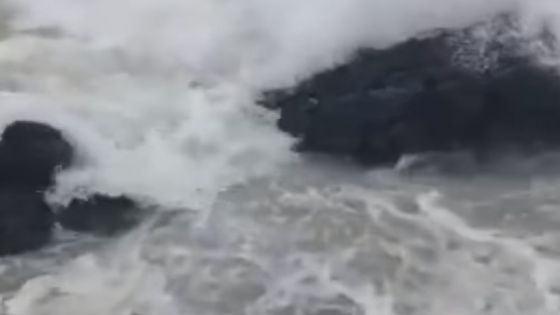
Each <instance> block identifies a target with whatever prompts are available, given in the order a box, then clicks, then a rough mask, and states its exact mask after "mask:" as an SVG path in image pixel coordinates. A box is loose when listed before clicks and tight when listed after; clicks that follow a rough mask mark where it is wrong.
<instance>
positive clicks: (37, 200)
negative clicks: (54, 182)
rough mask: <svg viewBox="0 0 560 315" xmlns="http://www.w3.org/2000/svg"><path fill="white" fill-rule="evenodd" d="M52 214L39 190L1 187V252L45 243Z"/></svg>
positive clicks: (51, 223) (48, 237) (52, 220)
mask: <svg viewBox="0 0 560 315" xmlns="http://www.w3.org/2000/svg"><path fill="white" fill-rule="evenodd" d="M53 225H54V215H53V213H52V211H51V209H50V208H49V206H48V205H47V204H46V203H45V202H44V200H43V196H42V195H41V194H40V193H36V192H30V191H23V190H4V189H3V190H0V256H4V255H11V254H18V253H21V252H25V251H30V250H34V249H38V248H40V247H42V246H44V245H46V244H47V243H48V242H49V241H50V239H51V234H52V228H53Z"/></svg>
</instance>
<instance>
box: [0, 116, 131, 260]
mask: <svg viewBox="0 0 560 315" xmlns="http://www.w3.org/2000/svg"><path fill="white" fill-rule="evenodd" d="M73 159H74V148H73V147H72V145H71V144H70V143H69V142H68V140H67V139H66V138H65V137H64V135H63V134H62V132H61V131H60V130H58V129H56V128H54V127H51V126H49V125H47V124H43V123H39V122H32V121H15V122H13V123H11V124H10V125H8V126H7V127H6V129H5V130H4V132H3V133H2V141H1V142H0V256H4V255H12V254H19V253H23V252H27V251H31V250H35V249H38V248H41V247H43V246H45V245H47V244H48V243H49V241H50V240H51V239H52V234H53V229H54V225H55V223H56V221H57V220H59V221H60V224H61V225H62V226H63V227H64V228H68V229H71V230H75V231H80V232H91V233H95V234H103V235H113V234H116V233H117V232H119V231H122V230H126V229H127V228H130V227H132V226H134V225H135V224H136V223H137V222H138V220H139V215H138V211H137V209H138V207H137V206H136V204H135V202H134V201H132V200H131V199H129V198H126V197H109V196H103V195H99V194H97V195H94V196H92V197H90V198H89V199H86V200H78V199H76V200H73V201H71V203H70V204H69V205H68V206H67V207H64V208H62V209H59V210H60V211H58V212H57V214H56V215H55V212H54V211H53V209H52V208H51V207H50V206H49V205H48V204H47V203H46V202H45V199H44V192H45V191H46V190H48V189H49V188H50V187H52V185H53V181H54V176H55V174H56V172H57V171H59V170H62V169H65V168H67V167H69V166H71V164H72V162H73Z"/></svg>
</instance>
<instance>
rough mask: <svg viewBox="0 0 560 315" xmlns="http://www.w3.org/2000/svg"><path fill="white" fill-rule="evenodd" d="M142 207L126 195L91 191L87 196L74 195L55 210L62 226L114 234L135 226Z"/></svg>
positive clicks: (76, 229)
mask: <svg viewBox="0 0 560 315" xmlns="http://www.w3.org/2000/svg"><path fill="white" fill-rule="evenodd" d="M142 213H143V211H141V210H140V207H139V206H138V205H137V204H136V203H135V202H134V201H133V200H131V199H129V198H127V197H123V196H120V197H110V196H104V195H99V194H96V195H93V196H91V197H89V198H88V199H74V200H72V201H71V202H70V204H69V205H67V206H66V207H62V208H60V209H58V210H57V219H58V221H59V223H60V224H61V226H62V227H64V228H66V229H69V230H73V231H78V232H89V233H94V234H100V235H114V234H117V233H119V232H122V231H125V230H128V229H130V228H132V227H134V226H136V225H137V224H138V223H139V222H140V219H141V216H142Z"/></svg>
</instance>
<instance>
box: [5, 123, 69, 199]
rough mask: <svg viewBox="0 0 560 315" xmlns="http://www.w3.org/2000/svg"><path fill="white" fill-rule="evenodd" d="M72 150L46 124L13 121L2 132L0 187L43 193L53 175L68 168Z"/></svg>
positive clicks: (54, 130)
mask: <svg viewBox="0 0 560 315" xmlns="http://www.w3.org/2000/svg"><path fill="white" fill-rule="evenodd" d="M72 158H73V149H72V146H71V145H70V143H68V141H67V140H66V139H65V138H64V137H63V135H62V133H61V132H60V131H59V130H57V129H54V128H52V127H50V126H48V125H45V124H41V123H37V122H30V121H16V122H14V123H12V124H10V125H9V126H8V127H7V128H6V129H5V130H4V132H3V133H2V141H1V142H0V187H11V188H13V187H20V188H21V189H24V190H29V191H43V190H45V189H46V188H47V187H49V186H50V185H51V184H52V180H53V177H54V173H55V172H56V171H57V169H62V168H65V167H67V166H69V165H70V163H71V161H72Z"/></svg>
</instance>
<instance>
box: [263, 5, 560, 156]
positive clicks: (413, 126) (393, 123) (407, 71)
mask: <svg viewBox="0 0 560 315" xmlns="http://www.w3.org/2000/svg"><path fill="white" fill-rule="evenodd" d="M480 27H486V28H487V29H489V30H490V31H491V32H493V33H491V37H492V38H491V39H488V40H487V41H486V42H483V43H480V42H478V43H469V41H473V39H472V38H471V37H470V36H471V33H473V32H475V30H476V29H477V28H480ZM515 27H516V26H515V19H514V18H513V17H511V16H502V17H498V18H496V19H494V20H493V21H491V22H488V23H486V24H484V25H477V26H473V27H471V28H467V29H463V30H455V31H444V32H441V33H439V34H435V35H433V36H432V37H425V38H414V39H410V40H408V41H406V42H404V43H401V44H398V45H395V46H393V47H390V48H387V49H384V50H365V51H361V52H360V53H358V54H357V56H356V57H355V58H354V59H353V60H351V61H350V62H349V63H347V64H345V65H342V66H339V67H336V68H334V69H332V70H328V71H326V72H323V73H320V74H318V75H316V76H314V77H312V78H310V79H309V80H307V81H305V82H303V83H301V84H300V85H299V86H298V87H296V88H295V89H294V90H291V91H279V92H278V91H277V92H273V93H269V94H268V96H269V97H268V98H267V99H266V100H265V104H264V105H265V106H267V107H269V108H277V109H279V110H280V114H281V115H280V119H279V120H278V127H279V128H280V129H281V130H283V131H285V132H287V133H290V134H291V135H293V136H296V137H298V138H299V139H300V142H299V145H298V146H297V150H299V151H302V152H305V151H313V152H321V153H327V154H332V155H339V156H350V157H353V158H354V159H356V160H357V161H359V162H361V163H364V164H366V165H385V164H389V165H394V164H395V163H396V162H397V161H398V160H399V158H401V157H402V156H405V155H408V154H417V153H423V152H453V151H465V150H469V151H472V152H473V153H474V154H475V155H476V156H480V157H488V156H490V155H491V154H492V151H498V150H501V149H502V148H510V147H518V148H524V149H525V150H541V149H548V148H554V147H558V146H560V124H558V121H560V104H558V100H560V75H559V74H558V73H557V71H556V70H555V69H550V68H546V67H544V66H542V65H539V64H538V63H536V62H535V61H534V60H533V59H532V56H531V55H530V53H529V52H528V51H527V50H525V49H524V44H526V42H527V41H536V42H538V43H539V44H541V45H542V46H543V47H544V46H546V47H552V46H554V45H555V44H556V39H554V38H551V36H545V35H547V33H546V32H545V31H543V34H544V35H541V37H540V38H537V39H525V38H522V37H521V36H520V35H519V34H518V33H517V32H516V29H515ZM548 35H549V34H548ZM475 44H477V45H482V46H481V47H475V48H479V50H476V49H471V50H475V52H469V47H472V45H475ZM476 62H479V63H480V66H478V67H477V66H474V64H476Z"/></svg>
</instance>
